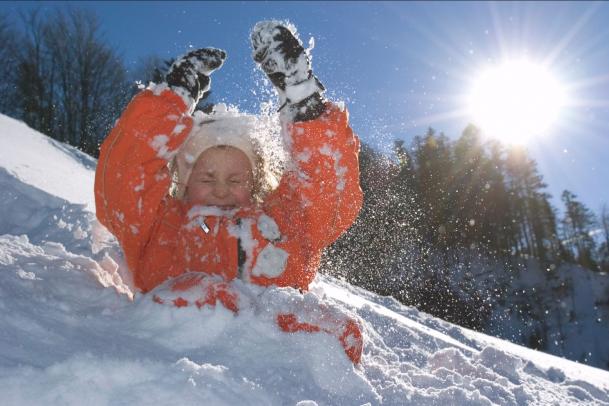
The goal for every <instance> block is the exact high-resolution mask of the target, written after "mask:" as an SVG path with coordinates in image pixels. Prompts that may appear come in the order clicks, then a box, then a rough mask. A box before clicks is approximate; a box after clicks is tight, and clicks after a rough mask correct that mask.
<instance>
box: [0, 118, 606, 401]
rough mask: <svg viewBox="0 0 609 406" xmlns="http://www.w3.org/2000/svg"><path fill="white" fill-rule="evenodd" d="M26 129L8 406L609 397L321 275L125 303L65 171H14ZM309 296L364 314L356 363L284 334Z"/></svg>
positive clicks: (6, 315)
mask: <svg viewBox="0 0 609 406" xmlns="http://www.w3.org/2000/svg"><path fill="white" fill-rule="evenodd" d="M0 118H1V117H0ZM1 119H3V118H1ZM3 120H4V119H3ZM21 131H22V132H24V133H25V132H27V131H29V132H30V134H25V135H24V136H23V137H15V138H13V139H11V141H10V142H11V143H13V144H16V145H17V146H16V147H15V148H14V149H13V156H12V161H11V165H10V166H3V167H2V168H0V186H1V187H2V190H3V194H2V195H0V196H1V197H0V213H2V215H1V217H0V325H1V326H2V329H1V330H0V393H2V404H7V405H13V404H15V405H39V404H45V405H80V404H82V402H83V399H85V400H86V402H87V404H88V405H91V406H96V405H107V404H122V403H129V404H134V405H140V404H173V403H179V404H181V405H200V404H214V405H235V404H248V405H283V404H291V405H301V406H310V405H365V404H369V405H437V404H458V405H522V404H536V405H537V404H539V405H544V404H547V405H554V404H561V405H562V404H569V405H572V404H573V405H590V404H597V405H603V404H609V373H608V372H606V371H603V370H600V369H596V368H591V367H587V366H585V365H581V364H577V363H573V362H570V361H567V360H565V359H561V358H557V357H554V356H551V355H547V354H544V353H541V352H537V351H533V350H530V349H526V348H524V347H520V346H517V345H515V344H512V343H509V342H507V341H504V340H501V339H498V338H493V337H489V336H486V335H484V334H481V333H477V332H473V331H470V330H467V329H464V328H461V327H458V326H454V325H452V324H450V323H446V322H443V321H442V320H439V319H436V318H433V317H431V316H429V315H426V314H424V313H421V312H419V311H417V310H416V309H414V308H411V307H406V306H403V305H401V304H399V303H397V302H396V301H395V300H394V299H391V298H386V297H382V296H378V295H375V294H372V293H370V292H367V291H364V290H362V289H359V288H355V287H352V286H350V285H348V284H346V283H344V282H341V281H338V280H335V279H332V278H329V277H323V276H320V277H318V278H317V279H316V281H315V282H314V283H313V285H312V287H311V292H309V293H307V294H304V295H303V294H301V293H300V292H297V291H295V290H293V289H286V288H283V289H280V288H269V289H265V288H262V287H257V286H252V285H249V284H247V283H246V282H243V281H240V280H236V281H234V282H232V287H233V288H234V289H235V291H237V292H238V293H239V297H240V302H239V304H240V310H239V312H238V313H237V314H235V313H233V312H231V311H229V310H227V309H225V308H223V307H222V306H220V305H218V306H216V307H209V306H204V307H202V308H201V309H198V308H197V307H196V306H188V307H182V308H176V307H174V306H169V305H162V304H159V303H155V302H154V301H153V300H152V298H151V296H150V295H141V294H135V297H134V299H133V300H131V299H130V296H131V295H132V294H133V291H132V290H130V289H129V284H128V283H127V282H125V280H126V279H124V278H123V277H122V276H121V269H122V268H123V267H124V265H123V264H122V260H121V257H120V255H118V254H117V250H118V246H117V243H116V241H114V240H112V239H111V238H107V235H106V234H105V233H104V232H103V230H101V229H100V228H99V225H97V224H96V222H95V219H94V217H93V214H92V213H91V211H89V210H87V209H88V207H85V206H84V205H82V204H79V203H81V201H80V200H78V199H75V201H71V200H68V199H65V196H63V197H62V196H60V195H61V193H62V190H65V189H62V187H63V185H61V184H60V183H57V184H48V183H47V184H43V182H41V180H39V179H33V180H32V183H28V182H25V180H24V179H21V178H19V177H17V176H15V173H17V172H18V171H19V170H20V168H23V166H22V165H23V164H24V163H26V162H29V161H27V159H26V158H24V157H28V156H29V155H28V153H29V152H28V151H27V146H28V145H31V144H28V142H29V141H25V147H24V148H23V151H21V150H20V149H19V147H18V145H19V143H18V142H17V143H15V142H14V140H15V139H24V140H28V138H27V137H28V136H31V137H32V139H35V138H36V137H42V136H41V135H39V134H35V133H34V132H32V131H30V130H28V129H27V128H25V127H23V128H22V129H21ZM0 133H1V132H0ZM37 142H38V141H37ZM36 145H37V148H41V149H42V150H41V151H39V153H40V154H42V155H45V156H49V155H50V154H53V153H58V154H63V157H64V158H63V159H64V160H63V161H62V160H58V162H60V164H59V165H60V166H61V165H63V164H61V162H64V163H65V162H67V161H68V160H69V159H73V158H78V156H77V155H73V154H72V151H70V150H67V149H63V150H62V149H60V147H57V146H56V145H54V144H52V143H42V142H38V144H36ZM5 146H6V145H5V143H3V142H0V148H5ZM6 162H7V161H6V160H5V161H3V164H2V165H7V163H6ZM74 165H76V164H75V163H74V162H72V163H69V164H67V163H66V165H65V166H64V167H63V168H62V167H60V168H58V169H57V170H58V171H59V172H63V177H64V179H66V178H69V176H68V174H69V175H70V176H74V177H75V178H76V177H79V176H82V177H84V178H87V182H89V183H88V185H89V186H87V184H85V183H81V184H80V185H79V187H81V188H84V189H89V188H90V187H92V186H91V185H92V184H93V172H92V171H91V170H90V169H87V168H85V167H83V166H80V167H78V166H76V167H78V168H79V169H77V171H80V173H73V172H74V171H75V169H74V167H75V166H74ZM30 173H31V172H30ZM4 192H7V193H4ZM6 196H8V197H6ZM254 226H257V225H256V224H253V223H250V224H248V227H249V228H250V230H251V228H252V227H254ZM78 229H80V230H81V231H80V232H77V233H76V234H77V235H75V233H74V231H75V230H78ZM79 237H84V238H79ZM317 306H326V307H327V308H328V309H330V313H329V314H330V316H329V318H330V319H332V318H340V317H345V316H349V317H352V318H355V319H357V320H358V321H359V322H360V323H361V325H362V330H363V334H364V340H365V345H364V352H363V357H362V362H361V364H360V365H357V366H354V365H353V364H352V363H351V362H350V360H349V359H348V358H347V356H346V355H345V353H344V351H343V348H342V347H341V345H340V344H339V342H338V340H336V338H335V337H333V336H331V335H330V334H326V333H305V332H300V333H285V332H282V331H281V330H280V329H279V327H278V326H277V324H276V320H275V317H276V315H277V313H278V312H286V311H292V312H295V313H296V314H298V316H299V318H301V319H302V320H307V317H308V316H311V317H312V313H310V311H314V309H315V308H316V307H317Z"/></svg>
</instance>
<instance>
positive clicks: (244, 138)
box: [175, 111, 260, 199]
mask: <svg viewBox="0 0 609 406" xmlns="http://www.w3.org/2000/svg"><path fill="white" fill-rule="evenodd" d="M257 131H260V129H259V126H258V120H257V118H256V117H255V116H251V115H247V114H235V113H232V112H227V111H220V112H218V113H217V114H211V115H205V116H204V118H203V119H202V120H201V121H199V122H196V123H195V124H194V126H193V128H192V131H191V132H190V135H189V136H188V138H187V139H186V141H184V144H182V146H181V147H180V149H179V151H178V153H177V155H176V158H175V165H176V168H175V169H176V170H177V178H176V179H175V183H176V188H175V197H176V198H178V199H182V198H183V197H184V193H185V192H186V184H187V183H188V178H189V177H190V174H191V172H192V169H193V167H194V165H195V163H196V161H197V159H198V158H199V156H200V155H201V154H202V153H203V152H205V151H206V150H208V149H209V148H212V147H217V146H220V145H226V146H230V147H234V148H237V149H239V150H240V151H242V152H243V153H244V154H245V155H246V156H247V158H248V159H249V161H250V164H251V166H252V172H253V175H254V179H257V177H258V176H259V174H258V173H257V171H258V168H259V165H258V162H259V159H260V152H259V151H258V148H257V145H256V142H255V139H254V137H255V136H256V132H257Z"/></svg>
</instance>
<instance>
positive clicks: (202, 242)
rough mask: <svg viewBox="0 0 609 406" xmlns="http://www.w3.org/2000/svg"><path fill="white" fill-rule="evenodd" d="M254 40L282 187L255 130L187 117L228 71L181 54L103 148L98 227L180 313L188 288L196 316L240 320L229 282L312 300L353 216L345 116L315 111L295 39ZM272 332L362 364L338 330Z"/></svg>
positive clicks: (256, 35) (270, 31) (276, 27)
mask: <svg viewBox="0 0 609 406" xmlns="http://www.w3.org/2000/svg"><path fill="white" fill-rule="evenodd" d="M251 39H252V47H253V57H254V60H255V61H256V62H257V63H258V64H259V65H260V67H261V68H262V70H263V71H264V72H265V73H266V74H267V75H268V77H269V79H270V81H271V82H272V83H273V85H274V86H275V88H276V90H277V93H278V94H279V98H280V104H281V109H280V110H281V120H282V123H283V131H284V133H283V136H284V137H285V141H286V144H287V145H288V149H289V153H290V156H291V159H290V161H291V162H292V165H291V167H288V168H287V170H286V171H285V173H284V174H283V176H282V177H281V179H280V181H279V184H278V186H276V187H275V188H273V187H272V186H273V182H272V181H271V180H272V179H270V178H271V177H272V176H271V175H272V174H270V173H269V172H268V171H267V170H266V168H267V166H268V165H265V162H264V159H267V158H266V157H264V156H263V155H262V154H261V153H260V145H259V140H260V139H261V137H260V136H259V135H260V134H259V132H260V131H261V127H260V126H259V125H258V121H257V119H256V117H253V116H248V115H242V114H241V115H240V114H235V113H232V114H231V113H228V112H216V113H212V114H210V115H207V116H204V119H202V120H194V119H193V116H192V115H191V114H190V113H191V112H192V109H194V106H196V104H197V101H198V100H199V99H200V98H201V96H202V95H203V94H204V92H206V91H207V90H209V84H210V78H209V75H210V74H211V73H212V72H213V71H214V70H216V69H218V68H220V67H221V66H222V64H223V62H224V59H225V58H226V54H225V52H224V51H221V50H218V49H214V48H205V49H199V50H196V51H193V52H190V53H188V54H186V55H185V56H183V57H182V58H180V59H178V60H177V61H176V62H175V63H174V64H173V65H172V67H171V68H170V70H169V72H168V74H167V77H166V83H164V84H161V85H156V86H153V87H151V88H149V89H147V90H144V91H143V92H141V93H140V94H138V95H136V96H135V97H134V99H133V100H132V101H131V103H130V104H129V106H127V108H126V110H125V111H124V112H123V114H122V116H121V118H120V120H119V121H118V122H117V124H116V126H115V128H114V129H113V130H112V132H111V133H110V135H109V136H108V137H107V138H106V140H105V141H104V143H103V145H102V147H101V154H100V158H99V164H98V166H97V172H96V178H95V199H96V206H97V216H98V218H99V220H100V222H101V223H102V224H104V225H105V226H106V227H108V228H109V229H110V231H111V232H112V233H113V234H114V235H115V236H116V237H117V238H118V240H119V241H120V243H121V246H122V248H123V251H124V253H125V257H126V261H127V265H128V267H129V269H130V271H131V272H132V274H133V279H134V283H135V285H136V286H137V288H139V289H141V291H142V292H144V293H146V292H148V291H150V290H152V289H154V288H157V287H158V286H159V285H161V284H163V283H165V285H164V286H165V288H157V289H156V290H155V292H157V293H158V294H156V295H155V296H154V297H155V300H156V301H158V302H160V303H163V302H168V301H170V302H171V303H173V304H174V305H176V306H184V305H188V304H189V301H188V300H187V299H185V298H184V297H186V296H187V295H182V296H180V295H179V294H177V293H176V292H178V293H179V292H185V291H186V290H190V291H192V289H193V287H196V289H198V292H200V297H199V298H198V299H197V300H195V301H194V304H196V305H198V306H199V307H200V306H203V305H215V303H216V300H220V302H221V303H222V304H223V305H224V306H225V307H227V308H228V309H231V310H233V311H235V312H236V311H237V310H238V300H237V298H236V296H235V293H234V292H231V290H230V285H229V284H228V283H227V282H230V281H231V280H233V279H235V278H240V279H242V280H243V281H246V282H249V283H252V284H256V285H262V286H270V285H275V286H280V287H292V288H296V289H301V290H307V289H308V287H309V283H310V282H311V281H312V280H313V278H314V277H315V274H316V272H317V268H318V265H319V260H320V256H321V252H322V250H323V248H324V247H326V246H328V245H329V244H331V243H332V242H333V241H334V240H336V239H337V238H338V237H339V235H340V234H341V233H343V232H344V231H345V230H346V229H347V228H348V227H349V226H350V225H351V223H352V222H353V221H354V219H355V217H356V216H357V213H358V212H359V210H360V207H361V204H362V192H361V189H360V186H359V169H358V152H359V141H358V139H357V138H356V137H355V136H354V134H353V133H352V131H351V129H350V128H349V125H348V123H347V113H346V112H345V111H342V110H341V109H339V108H338V107H337V106H335V105H333V104H331V103H329V102H327V101H324V99H323V98H322V92H323V91H324V87H323V86H322V85H321V83H320V82H319V80H318V79H317V78H316V77H315V76H313V74H312V72H311V67H310V61H309V59H308V56H307V54H306V52H305V50H304V49H303V47H302V44H301V43H300V41H299V40H298V39H297V37H296V36H295V31H294V30H293V29H291V27H287V26H285V25H283V24H282V23H279V22H277V21H267V22H260V23H258V24H256V26H255V27H254V29H253V31H252V38H251ZM193 273H196V274H193ZM183 274H185V275H184V276H182V277H180V278H177V279H171V281H170V282H166V281H167V280H168V279H170V278H176V277H179V276H180V275H183ZM193 275H194V276H193ZM218 279H220V282H218ZM167 283H169V288H168V289H167V286H166V284H167ZM160 292H165V294H164V295H165V298H163V294H162V293H160ZM188 297H191V296H188ZM191 301H192V298H191ZM277 321H278V323H279V325H280V327H281V328H282V329H283V330H285V331H320V330H324V331H328V332H331V333H333V334H335V335H337V336H338V337H339V339H340V340H341V343H342V344H343V346H344V347H345V350H346V351H347V354H348V355H349V357H350V358H351V359H352V360H353V361H354V362H358V361H359V358H360V354H361V333H360V331H359V329H358V328H357V325H356V324H355V323H354V322H353V321H352V320H350V319H348V318H346V317H345V320H342V321H340V322H339V324H340V328H336V329H332V328H326V327H320V326H321V325H322V324H323V323H321V322H320V323H318V324H317V325H316V324H314V323H313V324H312V323H310V322H303V321H302V320H299V319H298V317H296V316H295V315H294V314H292V313H290V314H281V315H278V317H277ZM337 327H339V326H337ZM331 330H332V331H331Z"/></svg>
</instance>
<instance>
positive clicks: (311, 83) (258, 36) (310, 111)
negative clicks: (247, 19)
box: [251, 20, 325, 121]
mask: <svg viewBox="0 0 609 406" xmlns="http://www.w3.org/2000/svg"><path fill="white" fill-rule="evenodd" d="M251 41H252V49H253V52H252V57H253V58H254V61H256V63H258V64H259V66H260V68H261V69H262V70H263V71H264V73H266V75H267V76H268V78H269V80H270V81H271V82H272V83H273V85H274V86H275V89H276V90H277V93H278V94H279V99H280V102H281V105H282V106H281V108H284V107H286V106H287V107H288V110H289V111H292V112H293V115H294V120H295V121H304V120H311V119H314V118H317V117H318V116H319V115H320V114H321V113H322V112H323V110H324V104H323V100H322V98H321V93H322V92H323V91H324V90H325V89H324V87H323V85H322V84H321V82H320V81H319V80H318V79H317V78H316V77H315V76H314V75H313V72H312V71H311V61H310V59H309V56H308V55H307V53H306V51H305V49H304V48H303V46H302V43H301V42H300V39H299V38H298V37H297V36H296V28H295V27H294V26H292V25H290V24H288V23H284V22H281V21H275V20H271V21H260V22H259V23H257V24H256V25H255V26H254V28H253V30H252V33H251Z"/></svg>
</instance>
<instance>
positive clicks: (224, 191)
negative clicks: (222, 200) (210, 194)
mask: <svg viewBox="0 0 609 406" xmlns="http://www.w3.org/2000/svg"><path fill="white" fill-rule="evenodd" d="M214 195H215V196H216V197H226V195H228V186H227V185H226V184H225V183H224V182H218V183H216V187H215V188H214Z"/></svg>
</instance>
